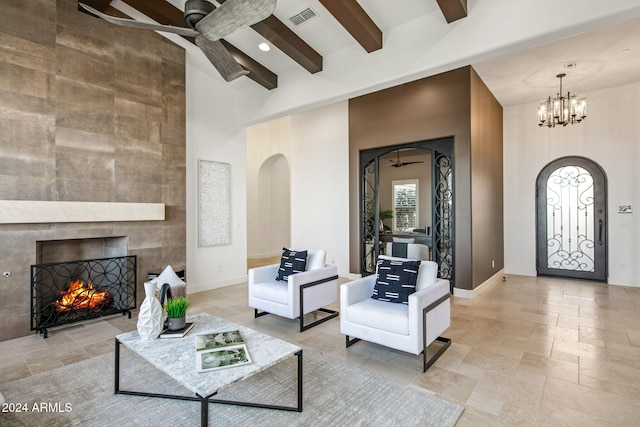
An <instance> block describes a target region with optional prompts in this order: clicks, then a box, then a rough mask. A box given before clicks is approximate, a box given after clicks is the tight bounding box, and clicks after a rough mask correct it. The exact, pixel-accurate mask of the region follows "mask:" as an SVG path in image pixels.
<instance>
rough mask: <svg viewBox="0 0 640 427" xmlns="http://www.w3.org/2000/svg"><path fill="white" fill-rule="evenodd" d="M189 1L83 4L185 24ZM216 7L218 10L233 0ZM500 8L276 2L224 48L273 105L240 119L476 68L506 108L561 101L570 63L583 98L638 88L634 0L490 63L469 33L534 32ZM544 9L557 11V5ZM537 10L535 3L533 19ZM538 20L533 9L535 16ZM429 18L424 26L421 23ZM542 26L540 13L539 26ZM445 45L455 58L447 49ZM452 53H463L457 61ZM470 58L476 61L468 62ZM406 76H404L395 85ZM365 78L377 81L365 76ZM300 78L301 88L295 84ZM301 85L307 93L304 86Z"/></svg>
mask: <svg viewBox="0 0 640 427" xmlns="http://www.w3.org/2000/svg"><path fill="white" fill-rule="evenodd" d="M185 1H186V0H84V3H88V4H89V5H91V6H92V7H94V8H96V9H98V10H100V11H103V12H105V13H108V14H116V15H118V16H122V14H125V15H128V16H130V17H132V18H134V19H137V20H147V21H149V22H153V21H155V22H157V23H161V24H170V25H175V26H186V24H185V23H184V19H183V10H184V5H185ZM210 1H211V2H212V3H214V4H216V5H219V4H221V3H223V2H224V1H225V0H218V1H215V0H210ZM226 1H232V0H226ZM488 3H492V2H488ZM493 3H496V4H498V3H499V4H498V5H497V6H491V5H490V4H487V2H486V0H469V4H468V5H467V0H402V1H399V2H393V1H383V0H278V2H277V7H276V10H275V11H274V13H273V15H271V16H269V17H268V18H267V19H265V20H264V21H262V22H259V23H257V24H255V25H253V26H252V27H251V28H244V29H241V30H238V31H236V32H235V33H233V34H231V35H229V36H228V37H226V38H225V40H224V41H223V42H224V44H225V46H226V47H227V49H228V50H229V51H230V52H231V53H232V55H233V57H234V58H235V59H236V61H237V62H238V63H240V64H241V65H242V66H243V67H245V68H246V69H247V70H249V72H250V73H249V75H248V76H247V78H241V79H237V80H235V81H233V82H232V83H231V84H230V85H231V86H232V87H233V88H235V89H245V88H248V89H250V93H251V94H254V93H255V92H254V91H255V90H257V91H258V92H260V93H264V94H265V95H264V96H267V94H269V95H268V96H274V97H276V100H274V102H273V103H272V104H270V109H269V108H267V109H266V110H265V111H266V112H264V113H263V112H262V111H260V112H259V113H248V115H247V117H243V119H245V120H248V121H254V120H256V119H259V118H260V117H261V115H264V116H269V114H271V115H273V114H274V112H275V113H276V114H277V113H278V108H279V107H277V106H278V105H284V103H283V102H282V100H283V99H285V98H286V97H289V98H286V99H294V102H293V103H292V106H291V107H290V106H288V105H287V107H286V108H290V109H295V108H297V107H296V106H297V105H298V104H299V105H302V104H304V103H309V104H310V105H312V104H314V103H315V104H318V103H319V102H323V101H322V100H323V99H324V98H323V96H324V93H325V92H326V93H327V95H326V98H327V99H329V100H331V99H333V100H335V99H344V97H341V96H342V95H341V94H342V93H344V94H347V96H354V95H358V94H361V93H368V92H365V91H371V90H375V89H376V88H381V87H385V86H384V85H388V84H393V82H394V81H395V82H396V83H395V84H398V83H397V82H398V81H400V82H403V81H409V80H408V79H410V78H412V76H415V77H413V78H420V77H425V76H427V75H430V74H433V73H434V72H442V71H447V70H448V69H451V68H455V67H459V66H463V65H469V64H470V65H472V66H473V67H474V69H475V70H476V71H477V72H478V74H479V75H480V77H481V78H482V80H483V81H484V83H485V84H486V85H487V86H488V87H489V89H490V90H491V91H492V92H493V94H494V95H495V96H496V98H497V99H498V101H499V102H500V103H501V104H502V105H503V106H509V105H516V104H520V103H525V102H534V101H537V100H539V99H542V98H544V97H546V96H548V95H553V94H554V93H555V91H556V89H557V84H558V82H557V79H556V78H555V75H556V74H558V73H559V72H565V67H567V66H571V67H573V68H572V69H571V70H569V72H568V73H567V78H566V79H565V83H566V86H567V88H569V89H571V90H572V91H577V92H579V93H584V92H587V95H588V91H591V90H596V89H601V88H606V87H611V86H617V85H624V84H628V83H631V82H635V81H638V80H639V79H640V77H638V76H640V5H638V4H637V0H624V1H622V0H621V3H625V5H626V6H620V9H619V10H618V11H613V10H614V3H612V4H610V5H609V4H608V3H607V5H608V6H606V7H605V6H602V5H603V3H601V2H599V0H590V1H587V2H585V4H586V5H587V6H589V5H590V9H593V8H594V7H596V6H597V7H599V8H600V9H599V12H597V14H596V15H591V17H590V18H585V19H584V20H583V21H580V19H578V20H573V21H572V23H571V24H568V27H566V28H564V29H562V30H559V29H558V28H560V27H557V26H556V27H555V33H553V32H552V33H548V34H544V31H543V32H539V33H538V36H537V37H538V40H537V41H525V42H524V44H525V47H527V48H526V49H525V50H522V47H518V48H514V46H516V45H518V44H521V42H522V40H519V39H517V38H516V39H515V40H509V39H506V38H500V37H498V39H499V40H501V41H500V43H503V44H502V46H501V47H502V50H503V52H500V50H501V49H500V48H499V49H498V50H496V51H493V52H492V51H483V53H484V54H483V53H479V52H478V51H475V52H474V51H473V49H469V46H470V45H472V44H473V43H474V41H475V40H469V39H465V37H469V35H471V37H472V38H474V39H475V38H478V39H480V40H483V38H485V36H486V35H488V36H489V37H492V36H495V35H496V34H500V33H501V31H504V30H505V29H507V30H508V28H509V27H508V26H506V25H504V21H505V17H511V18H512V19H510V20H509V21H510V22H511V21H513V18H516V21H514V23H513V25H515V26H517V27H523V26H524V27H527V26H525V25H524V24H525V22H526V23H527V25H528V23H529V21H528V20H527V19H529V17H528V16H527V12H526V11H524V12H520V13H518V12H517V11H516V9H526V8H525V7H524V5H521V6H520V7H519V8H516V7H515V6H514V9H513V10H512V9H509V10H505V11H504V15H503V14H502V9H501V8H504V6H505V5H511V4H512V0H503V1H501V2H498V1H497V0H496V1H494V2H493ZM543 3H544V4H547V5H549V4H554V3H553V2H552V1H547V2H543ZM532 7H533V6H532ZM567 8H569V9H570V6H567ZM567 8H565V9H567ZM607 8H610V9H611V10H612V12H608V11H607ZM538 9H539V7H538V6H537V5H536V6H535V10H538ZM488 11H489V14H488ZM532 11H533V10H532V9H530V10H529V12H528V13H529V14H530V13H532ZM575 12H576V11H574V10H563V11H562V12H561V13H560V15H558V16H557V17H556V18H557V19H556V21H558V22H564V21H566V19H565V18H567V17H569V18H571V17H573V15H576V13H575ZM607 13H610V15H607ZM567 14H569V15H567ZM467 15H468V16H467ZM578 15H579V14H578ZM520 16H522V17H523V19H524V20H523V21H522V22H518V21H517V18H518V17H520ZM525 16H527V18H526V19H525V18H524V17H525ZM425 17H428V19H423V18H425ZM594 18H595V19H594ZM536 19H538V20H539V19H540V16H538V17H537V18H535V19H534V21H535V20H536ZM589 19H591V21H590V20H589ZM569 21H571V19H569ZM532 22H533V21H532ZM554 22H555V21H554ZM416 23H419V24H418V25H423V24H426V25H429V26H432V27H433V31H431V32H429V31H423V32H421V33H420V36H419V38H411V37H407V34H414V30H415V28H416ZM469 27H471V28H473V29H475V31H474V30H473V29H472V30H470V29H469ZM552 27H553V25H552ZM527 28H528V27H527ZM163 34H165V33H163ZM524 34H526V31H525V32H521V33H519V35H520V36H522V35H524ZM168 36H169V37H170V36H173V35H171V34H170V35H168ZM176 37H177V39H180V37H178V36H176ZM534 38H535V37H534ZM173 40H174V41H175V40H176V39H175V38H174V39H173ZM187 40H188V39H187ZM532 40H533V39H532ZM177 42H180V44H181V45H182V46H184V47H185V48H186V49H187V50H189V51H193V52H195V57H197V56H198V55H201V54H200V52H199V50H198V49H197V48H196V47H195V46H193V45H192V43H193V40H189V41H186V40H177ZM261 42H266V43H267V44H269V45H270V46H271V48H272V49H271V51H269V52H266V53H265V52H262V51H260V50H259V49H258V45H259V44H260V43H261ZM190 47H193V48H194V49H191V48H190ZM443 47H445V49H448V50H446V51H445V50H442V49H443ZM394 49H395V50H396V52H395V53H398V51H399V50H403V51H404V54H402V55H394V54H393V53H394V52H393V50H394ZM452 50H453V51H456V52H454V54H453V55H449V52H451V51H452ZM457 51H460V52H461V53H460V54H458V52H457ZM465 52H467V53H466V54H467V55H468V54H469V53H471V55H470V56H467V57H464V56H461V55H465ZM429 55H431V56H429ZM201 56H202V58H203V62H202V64H203V66H204V67H205V68H206V70H210V72H211V75H212V76H214V77H215V76H216V75H217V73H216V71H215V69H214V68H213V66H211V65H210V64H208V63H206V59H204V55H201ZM443 56H445V57H447V56H448V58H447V60H448V61H449V63H448V64H446V66H445V67H442V66H441V65H442V64H440V63H439V62H438V60H439V58H441V57H443ZM427 58H428V59H427ZM452 58H454V59H453V61H452ZM394 61H395V63H394ZM574 64H575V65H574ZM425 66H426V67H431V68H430V69H429V70H428V73H429V74H427V73H425V72H421V71H420V67H425ZM398 70H402V72H404V73H405V75H404V76H398ZM363 72H364V73H368V74H371V75H372V77H371V78H368V76H363V75H362V73H363ZM394 73H395V74H394ZM278 76H281V82H280V83H281V85H280V86H281V87H280V89H279V90H275V91H274V90H272V89H275V88H277V87H278ZM292 80H294V81H295V84H289V83H290V82H291V81H292ZM300 82H305V84H306V85H307V86H305V87H304V89H301V86H300ZM376 82H380V84H378V83H376ZM309 84H311V85H316V86H317V89H314V88H311V89H310V88H309V86H308V85H309ZM263 88H266V89H269V90H264V89H263ZM319 91H321V92H322V93H323V94H322V95H320V94H319V93H318V92H319ZM301 92H304V95H305V98H304V100H297V99H295V98H294V97H292V96H291V95H292V93H301ZM259 96H263V95H259ZM312 98H313V99H312ZM263 99H266V98H263ZM274 105H276V107H273V106H274ZM283 111H286V110H285V109H283ZM251 114H254V115H251Z"/></svg>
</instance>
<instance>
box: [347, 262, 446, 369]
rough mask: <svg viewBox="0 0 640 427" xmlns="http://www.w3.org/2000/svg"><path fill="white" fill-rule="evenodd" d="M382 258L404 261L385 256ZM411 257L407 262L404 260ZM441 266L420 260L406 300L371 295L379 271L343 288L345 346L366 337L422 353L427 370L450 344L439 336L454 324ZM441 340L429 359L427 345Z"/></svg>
mask: <svg viewBox="0 0 640 427" xmlns="http://www.w3.org/2000/svg"><path fill="white" fill-rule="evenodd" d="M379 259H391V260H403V259H402V258H395V257H388V256H384V255H381V256H380V257H379ZM404 261H407V260H404ZM437 273H438V265H437V264H436V263H435V262H433V261H422V262H421V264H420V267H419V270H418V277H417V280H416V291H415V292H414V293H412V294H410V295H409V297H408V304H401V303H393V302H387V301H381V300H377V299H373V298H371V295H372V294H373V289H374V285H375V283H376V277H377V274H372V275H370V276H366V277H363V278H361V279H358V280H354V281H352V282H348V283H344V284H343V285H341V286H340V311H341V312H342V316H340V332H341V333H342V334H344V335H345V336H346V346H347V347H350V346H351V345H352V344H354V343H355V342H357V341H360V340H361V339H362V340H365V341H370V342H373V343H376V344H380V345H383V346H386V347H391V348H394V349H396V350H401V351H405V352H408V353H413V354H416V355H418V354H420V353H423V371H426V370H427V369H428V368H429V367H430V366H431V365H432V364H433V363H434V362H435V361H436V360H437V359H438V358H439V357H440V356H441V355H442V353H444V351H445V350H446V349H447V348H448V347H449V346H450V345H451V340H450V339H448V338H443V337H441V336H440V334H442V333H443V332H444V331H445V330H446V329H447V328H448V327H449V325H450V323H451V309H450V297H451V293H450V289H449V281H448V280H444V279H438V278H437ZM434 341H439V342H441V343H442V345H441V346H439V348H438V349H437V350H434V351H435V354H433V355H432V356H431V357H429V358H428V356H427V353H428V352H427V347H428V346H429V345H430V344H431V343H433V342H434Z"/></svg>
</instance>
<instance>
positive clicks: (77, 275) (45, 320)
mask: <svg viewBox="0 0 640 427" xmlns="http://www.w3.org/2000/svg"><path fill="white" fill-rule="evenodd" d="M136 264H137V259H136V256H135V255H130V256H120V257H111V258H99V259H91V260H79V261H66V262H55V263H47V264H36V265H32V266H31V330H32V331H34V330H35V331H38V332H39V333H42V334H43V335H44V337H45V338H47V336H48V331H47V330H48V328H51V327H54V326H60V325H64V324H68V323H74V322H79V321H81V320H87V319H93V318H98V317H102V316H107V315H112V314H118V313H122V314H128V316H129V318H131V310H132V309H134V308H135V307H136V271H137V268H136Z"/></svg>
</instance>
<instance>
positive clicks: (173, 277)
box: [152, 265, 186, 289]
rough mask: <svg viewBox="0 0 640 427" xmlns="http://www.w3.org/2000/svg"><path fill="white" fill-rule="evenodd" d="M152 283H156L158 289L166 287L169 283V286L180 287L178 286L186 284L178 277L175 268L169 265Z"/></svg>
mask: <svg viewBox="0 0 640 427" xmlns="http://www.w3.org/2000/svg"><path fill="white" fill-rule="evenodd" d="M152 282H155V283H156V286H157V287H158V289H160V288H161V287H162V285H164V284H165V283H168V284H169V286H178V285H185V284H186V283H185V282H184V280H182V279H181V278H179V277H178V275H177V274H176V272H175V271H173V268H171V266H170V265H168V266H167V267H166V268H165V269H164V270H163V271H162V273H160V275H159V276H158V277H157V278H155V279H154V280H152Z"/></svg>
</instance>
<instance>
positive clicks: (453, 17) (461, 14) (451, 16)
mask: <svg viewBox="0 0 640 427" xmlns="http://www.w3.org/2000/svg"><path fill="white" fill-rule="evenodd" d="M437 2H438V6H440V10H441V11H442V14H443V15H444V19H446V20H447V23H449V24H450V23H452V22H453V21H457V20H458V19H462V18H465V17H466V16H467V0H437Z"/></svg>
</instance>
